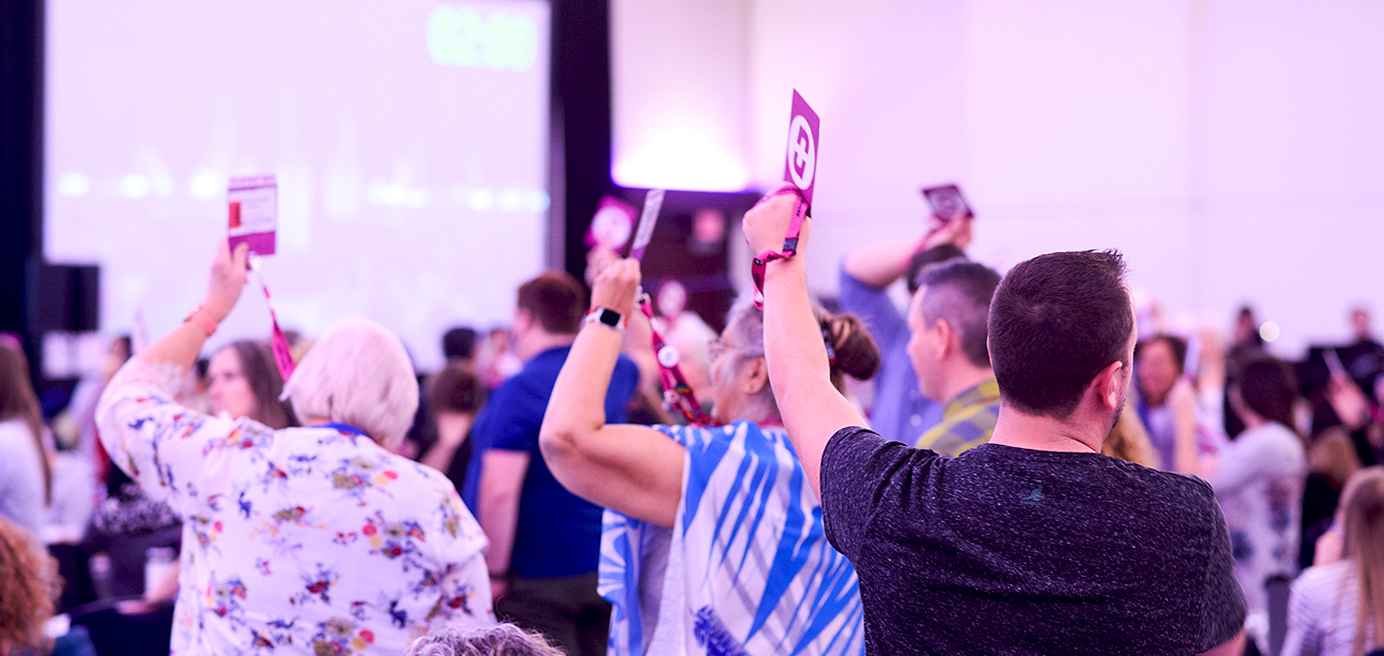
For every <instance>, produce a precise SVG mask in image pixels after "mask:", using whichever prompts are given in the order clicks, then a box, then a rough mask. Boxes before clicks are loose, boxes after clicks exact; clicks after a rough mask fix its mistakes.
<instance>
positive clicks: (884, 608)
mask: <svg viewBox="0 0 1384 656" xmlns="http://www.w3.org/2000/svg"><path fill="white" fill-rule="evenodd" d="M794 200H795V198H794V197H793V196H791V195H789V196H776V197H773V198H770V199H768V200H766V201H765V202H763V203H761V204H760V205H758V206H756V207H755V208H754V209H752V210H751V211H750V212H748V213H746V215H745V223H744V227H745V236H746V237H747V239H748V240H749V242H750V247H751V249H752V250H754V251H755V252H763V251H767V250H774V249H777V248H778V247H779V246H780V243H778V242H781V241H782V240H783V238H784V234H785V233H786V232H787V230H788V225H789V223H790V219H791V216H792V212H793V202H794ZM810 231H811V222H810V221H809V222H808V223H806V224H805V225H804V227H803V231H802V234H801V235H800V237H799V239H798V255H797V256H796V257H792V258H789V259H786V260H776V261H773V262H770V263H768V265H767V268H766V270H765V275H764V277H763V285H764V334H765V358H766V360H767V364H768V369H769V377H770V380H771V381H772V384H773V390H774V398H775V400H776V401H777V402H778V406H779V410H780V412H781V413H782V416H783V422H784V426H785V427H786V428H787V429H788V434H789V437H790V438H791V439H792V441H793V446H794V448H795V450H796V451H797V454H798V457H799V458H800V459H801V460H802V463H803V468H804V469H805V470H806V472H807V475H808V480H809V481H810V482H811V483H812V484H813V486H814V489H815V490H816V491H817V493H818V495H819V497H820V498H821V500H822V515H823V520H824V522H825V529H826V534H827V537H828V539H830V540H831V542H832V544H833V545H835V546H836V548H837V549H839V550H840V551H841V552H842V553H843V554H845V555H846V557H847V558H849V559H850V560H851V562H852V563H853V564H854V565H855V567H856V572H857V574H858V575H859V577H860V596H861V601H862V606H863V609H864V614H865V640H866V649H867V651H868V652H870V653H871V654H892V653H898V654H914V653H957V652H962V653H1003V654H1047V653H1064V654H1071V653H1086V654H1110V653H1149V654H1155V653H1156V654H1191V653H1198V652H1211V653H1216V654H1239V653H1240V650H1242V649H1243V645H1244V632H1243V629H1242V627H1243V624H1244V618H1245V601H1244V595H1243V593H1242V592H1241V591H1240V589H1239V585H1238V584H1237V583H1236V582H1235V578H1234V576H1233V575H1232V573H1231V569H1232V561H1231V558H1230V543H1229V538H1228V534H1227V532H1226V528H1225V520H1224V518H1222V517H1221V515H1220V511H1219V510H1218V509H1217V507H1216V503H1215V500H1214V498H1213V496H1212V493H1211V489H1210V487H1209V486H1207V485H1206V484H1205V483H1203V482H1201V481H1198V480H1195V479H1191V478H1188V477H1184V476H1179V475H1176V474H1167V473H1163V472H1155V471H1153V470H1150V469H1146V468H1143V467H1139V466H1137V465H1131V464H1128V463H1122V462H1117V461H1114V460H1112V459H1110V458H1107V457H1105V456H1102V455H1101V454H1100V448H1101V445H1102V443H1103V442H1104V440H1105V437H1106V435H1107V434H1108V433H1109V432H1110V429H1111V427H1112V426H1113V425H1114V423H1115V420H1116V419H1117V418H1118V416H1119V412H1120V410H1121V409H1122V408H1123V406H1124V402H1125V396H1126V393H1127V391H1128V388H1129V379H1130V376H1129V370H1130V369H1129V363H1130V360H1131V359H1133V351H1134V342H1135V337H1136V334H1135V329H1134V316H1133V310H1132V306H1131V303H1130V299H1129V292H1128V290H1127V288H1126V287H1125V284H1124V279H1123V276H1124V263H1123V260H1122V259H1121V258H1120V256H1119V255H1118V254H1116V253H1109V252H1105V253H1102V252H1080V253H1053V254H1049V255H1043V256H1039V257H1037V258H1034V259H1032V260H1029V261H1027V262H1023V263H1020V264H1019V265H1017V266H1015V267H1014V268H1013V269H1012V270H1011V271H1010V272H1009V274H1008V275H1006V276H1005V278H1004V280H1003V281H1001V283H1000V286H999V288H998V289H996V291H995V297H994V300H993V302H992V304H991V308H990V317H989V321H988V326H987V328H988V333H989V347H990V360H991V363H992V365H993V367H994V372H995V379H996V382H997V383H998V385H999V390H1000V412H999V419H998V421H997V423H996V425H995V431H994V437H993V438H992V439H991V441H990V443H989V444H987V445H982V446H979V447H976V448H975V449H972V450H971V451H970V452H967V453H965V454H963V455H961V456H960V457H958V458H955V459H947V458H943V457H941V456H938V455H937V454H936V453H933V452H931V451H927V450H919V449H911V448H909V447H906V446H904V445H903V444H900V443H897V442H891V441H888V440H886V439H884V438H881V437H880V436H878V435H875V434H874V433H872V432H870V431H868V430H865V429H861V428H858V427H860V426H864V425H865V422H864V420H863V419H862V418H861V417H860V415H859V413H858V412H856V410H855V409H854V407H853V406H851V404H850V403H849V402H847V401H846V400H845V399H844V398H842V397H841V396H840V394H838V393H836V391H835V390H834V388H833V387H832V386H831V383H830V380H829V368H828V366H827V357H826V349H825V347H824V345H823V343H822V337H821V329H820V327H819V326H818V324H817V322H816V321H815V320H814V319H813V315H812V309H811V306H810V303H809V298H808V293H807V275H806V265H805V262H804V259H805V257H804V253H805V251H806V243H807V242H808V238H809V236H810ZM917 341H918V340H915V342H917ZM917 347H919V346H918V345H917V344H912V345H910V348H917Z"/></svg>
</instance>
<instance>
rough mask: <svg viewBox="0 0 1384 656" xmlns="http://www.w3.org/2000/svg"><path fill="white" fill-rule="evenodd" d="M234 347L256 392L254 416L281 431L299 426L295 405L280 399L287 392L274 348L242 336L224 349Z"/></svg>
mask: <svg viewBox="0 0 1384 656" xmlns="http://www.w3.org/2000/svg"><path fill="white" fill-rule="evenodd" d="M226 349H230V350H231V351H232V352H234V353H235V356H236V359H238V360H240V373H241V375H242V376H244V377H245V382H246V383H247V384H249V386H250V391H251V392H252V393H254V395H255V412H254V414H252V415H250V418H251V419H253V420H255V421H258V422H259V423H261V424H264V425H265V426H268V427H270V428H273V429H274V430H280V429H284V428H288V427H289V426H297V425H298V419H297V417H296V416H295V415H294V414H293V406H291V405H289V403H288V402H287V401H280V400H279V395H280V394H282V393H283V391H284V381H283V378H281V377H280V376H279V367H278V365H276V364H274V351H273V349H272V348H271V347H270V346H269V345H268V344H266V343H264V342H260V341H255V340H250V339H242V340H239V341H235V342H231V343H230V344H227V345H225V346H223V347H221V350H226Z"/></svg>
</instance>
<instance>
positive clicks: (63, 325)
mask: <svg viewBox="0 0 1384 656" xmlns="http://www.w3.org/2000/svg"><path fill="white" fill-rule="evenodd" d="M30 280H31V281H33V286H32V287H31V288H30V293H31V294H32V296H31V297H30V305H29V307H30V309H31V312H30V314H29V316H30V320H31V322H32V323H31V324H30V326H29V330H30V333H31V334H34V335H42V334H44V333H47V332H49V331H54V330H61V331H67V332H74V333H82V332H93V331H95V330H97V328H98V323H99V321H98V317H99V316H100V311H101V269H100V267H97V266H68V265H62V264H47V263H40V264H38V265H37V267H35V268H34V269H33V274H32V276H31V277H30Z"/></svg>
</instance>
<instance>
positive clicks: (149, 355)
mask: <svg viewBox="0 0 1384 656" xmlns="http://www.w3.org/2000/svg"><path fill="white" fill-rule="evenodd" d="M245 250H246V249H245V248H243V247H242V248H237V249H236V252H235V254H234V255H232V254H231V252H230V250H229V249H228V248H227V244H226V242H225V241H222V242H221V247H220V249H219V250H218V252H217V256H216V260H215V262H214V263H213V265H212V272H211V285H210V288H209V290H208V292H207V300H206V302H204V303H203V304H202V308H201V309H200V310H198V315H200V316H198V317H196V318H194V319H193V320H191V321H186V322H183V323H182V324H180V325H178V327H176V328H174V329H173V330H172V331H171V332H169V333H168V334H167V335H164V336H163V337H162V338H160V339H159V340H158V341H156V342H154V343H153V344H152V345H150V346H149V348H147V349H145V350H144V351H142V352H140V353H139V354H138V355H136V356H135V357H133V358H130V361H129V362H127V363H125V366H123V367H121V369H120V371H119V372H118V373H116V375H115V377H113V378H112V379H111V382H110V384H109V385H107V387H106V391H105V393H104V394H102V396H101V401H100V403H99V404H98V406H97V412H96V421H97V424H98V426H99V427H100V434H101V442H102V445H103V446H104V447H105V449H106V452H107V453H109V454H110V456H111V460H112V461H113V462H115V464H116V465H117V466H119V467H120V468H121V469H123V470H125V472H126V473H128V474H129V475H130V476H131V477H132V478H134V479H135V480H137V481H139V484H140V486H141V487H142V488H144V489H145V490H146V491H148V492H150V493H151V494H155V495H156V496H161V495H160V494H159V490H160V489H161V488H168V489H170V490H175V491H176V490H180V489H191V488H189V487H188V485H189V484H190V483H191V480H190V479H191V478H193V477H195V475H196V473H197V472H198V471H200V469H201V466H202V462H203V461H204V460H205V458H206V448H207V447H208V445H210V444H212V443H214V442H217V441H220V440H226V439H228V438H230V437H236V439H254V436H253V435H251V434H246V435H244V436H243V438H242V437H240V436H238V434H239V433H242V432H243V430H244V431H249V432H250V433H254V429H251V428H245V427H244V426H243V425H241V424H238V423H236V422H230V421H224V420H219V419H214V418H209V417H206V416H204V415H201V414H199V413H196V412H192V411H190V410H188V409H187V408H184V407H182V406H180V405H178V404H177V403H175V402H174V401H173V395H174V388H175V387H176V386H177V385H178V384H179V383H180V382H181V381H182V380H183V378H185V377H186V376H187V372H188V370H190V369H191V368H192V365H193V364H194V363H195V362H196V360H197V354H198V353H200V352H201V350H202V345H203V344H204V343H205V342H206V339H207V337H208V334H207V333H208V329H211V330H214V329H215V324H219V323H220V322H221V321H222V320H223V319H225V318H226V315H227V314H229V313H230V311H231V308H233V307H235V304H236V301H237V300H238V299H239V298H240V292H241V289H242V288H243V287H244V286H245V257H246V252H245ZM199 322H204V323H206V324H207V327H206V328H204V327H203V326H202V325H200V324H199ZM251 423H252V422H251ZM261 429H262V427H261ZM156 455H157V457H156ZM156 465H157V466H156ZM175 509H176V506H175Z"/></svg>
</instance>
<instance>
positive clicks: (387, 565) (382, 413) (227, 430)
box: [97, 241, 493, 654]
mask: <svg viewBox="0 0 1384 656" xmlns="http://www.w3.org/2000/svg"><path fill="white" fill-rule="evenodd" d="M245 278H246V253H245V248H244V247H238V248H237V250H236V251H235V253H234V254H232V253H231V252H230V251H229V249H228V248H227V246H226V242H224V241H223V242H222V244H221V247H220V249H219V250H218V254H217V257H216V259H215V262H214V264H213V266H212V275H211V285H210V289H209V291H208V295H207V299H206V301H205V302H204V303H203V304H202V305H200V306H198V307H197V308H195V309H194V310H193V312H192V313H190V314H189V315H188V318H187V320H186V321H184V323H183V324H182V325H180V326H178V327H177V328H175V329H174V330H173V331H172V332H170V333H169V334H167V335H165V336H164V337H163V338H162V339H160V340H158V341H157V342H155V343H154V344H152V345H150V346H149V347H148V348H147V349H145V350H144V351H142V352H140V353H139V354H138V355H136V356H135V357H134V358H133V359H131V361H130V362H128V363H126V365H125V366H124V367H122V369H121V370H120V372H119V373H118V374H116V377H115V378H114V379H113V380H112V381H111V383H110V385H109V386H108V388H107V389H106V392H105V394H104V395H103V397H102V400H101V403H100V406H99V408H98V411H97V421H98V426H99V428H100V433H101V439H102V441H103V442H104V443H105V445H106V448H107V450H108V451H109V452H110V453H111V454H112V459H113V461H114V462H115V463H116V464H117V465H118V466H120V468H121V469H123V470H125V471H126V472H127V473H129V474H130V475H131V476H132V477H133V478H135V479H136V480H138V481H139V483H140V485H141V486H142V487H144V488H145V489H147V490H153V491H157V493H158V494H159V495H161V496H162V497H164V498H165V499H167V501H168V503H169V506H170V507H171V508H172V509H173V510H174V511H175V512H176V513H177V514H178V515H179V516H180V517H181V518H182V519H183V550H182V557H181V567H182V578H181V584H182V585H181V587H180V589H179V592H178V601H177V607H176V611H175V620H174V629H173V643H172V648H173V650H174V651H176V652H180V653H194V652H199V653H200V652H213V653H232V652H250V651H255V650H262V649H271V648H283V649H289V650H296V651H303V652H309V651H311V652H314V653H347V652H351V653H362V652H376V653H391V654H398V653H401V652H402V651H403V650H404V649H405V648H406V647H407V645H408V644H409V642H410V641H411V640H412V639H413V638H414V637H416V636H417V635H420V634H423V633H426V632H427V631H429V630H430V629H431V628H432V627H435V626H442V625H444V624H446V623H448V622H451V621H467V622H490V621H493V616H492V613H491V609H490V591H489V587H488V585H487V583H488V581H487V577H486V573H485V570H484V569H483V567H484V564H483V561H482V556H481V551H482V550H483V549H484V548H485V544H486V539H485V536H484V535H483V534H482V533H481V531H480V529H479V527H478V526H477V525H476V523H475V521H474V520H473V519H472V517H471V514H470V512H468V511H467V509H466V507H465V506H464V505H462V503H461V501H460V499H459V498H458V496H457V494H456V491H455V489H454V488H453V487H452V485H451V483H450V482H449V481H448V480H447V479H446V478H445V477H444V476H442V475H441V474H439V473H437V472H435V471H433V470H431V469H429V468H426V467H423V466H421V465H418V464H416V463H412V462H409V461H407V460H404V459H403V458H400V457H399V456H396V455H394V454H392V453H390V452H389V451H388V450H387V447H389V446H392V445H393V444H394V443H396V442H397V441H398V440H401V439H403V436H404V433H405V431H406V430H407V428H408V425H409V421H410V419H411V417H412V416H413V411H414V409H415V408H416V406H417V403H418V387H417V385H416V384H415V382H414V378H413V371H412V367H411V365H410V363H409V360H408V356H407V354H406V353H405V351H404V348H403V345H402V344H400V343H399V340H398V339H397V338H396V337H394V336H393V335H392V334H390V333H389V332H387V331H386V330H384V329H383V328H381V327H379V326H378V325H376V324H373V323H371V322H368V321H365V320H362V319H346V320H342V321H339V322H338V323H337V324H335V325H334V326H332V327H331V328H330V329H329V330H327V332H326V333H325V334H324V335H323V336H322V338H321V339H320V340H318V341H317V343H316V345H315V346H314V347H313V348H312V349H311V350H310V351H309V352H308V353H307V355H306V356H304V358H303V360H302V362H300V363H299V364H298V367H297V369H296V370H295V371H294V374H293V376H292V377H291V378H290V380H289V381H288V382H287V385H286V389H287V392H288V397H289V399H290V401H291V402H292V404H293V409H294V411H295V413H296V414H297V415H298V416H299V417H302V418H303V420H304V423H305V424H307V426H306V427H303V428H287V429H282V430H277V431H275V430H272V429H270V428H269V427H267V426H265V425H263V424H260V423H258V422H255V421H253V420H250V419H245V418H243V419H239V420H232V419H229V418H219V417H210V416H206V415H202V414H200V413H197V412H195V411H191V410H189V409H186V408H183V407H181V406H179V405H177V404H176V403H174V402H173V401H172V400H171V388H172V387H173V386H175V385H176V384H177V383H178V381H179V380H180V379H181V378H182V377H183V376H184V375H185V373H186V372H187V370H188V369H189V368H190V367H191V366H192V365H193V363H194V362H195V360H196V358H197V354H198V352H199V351H200V350H201V347H202V345H203V344H204V342H205V340H206V339H207V338H208V337H210V336H211V334H213V333H214V332H215V330H216V327H217V325H218V324H219V323H220V322H221V321H222V320H223V319H224V318H225V317H226V315H227V314H229V313H230V311H231V309H232V308H233V307H234V306H235V305H236V302H237V301H238V299H239V298H240V294H241V292H242V291H243V288H244V285H245Z"/></svg>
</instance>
